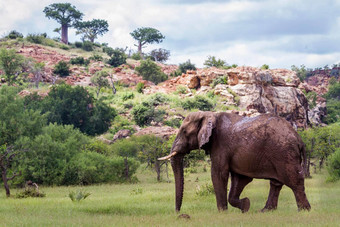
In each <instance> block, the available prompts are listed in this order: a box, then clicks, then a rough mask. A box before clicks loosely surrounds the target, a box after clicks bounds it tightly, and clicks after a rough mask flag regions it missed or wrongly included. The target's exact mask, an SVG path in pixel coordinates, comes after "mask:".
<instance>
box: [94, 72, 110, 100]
mask: <svg viewBox="0 0 340 227" xmlns="http://www.w3.org/2000/svg"><path fill="white" fill-rule="evenodd" d="M107 77H109V73H108V72H107V71H103V70H102V71H98V72H96V74H95V75H94V77H92V78H91V82H92V84H93V85H94V86H95V87H96V89H97V90H96V94H97V98H98V96H99V92H100V90H101V89H102V88H105V87H110V84H109V81H108V80H107Z"/></svg>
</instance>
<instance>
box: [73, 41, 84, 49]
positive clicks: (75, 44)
mask: <svg viewBox="0 0 340 227" xmlns="http://www.w3.org/2000/svg"><path fill="white" fill-rule="evenodd" d="M74 46H75V47H77V48H83V43H82V42H74Z"/></svg>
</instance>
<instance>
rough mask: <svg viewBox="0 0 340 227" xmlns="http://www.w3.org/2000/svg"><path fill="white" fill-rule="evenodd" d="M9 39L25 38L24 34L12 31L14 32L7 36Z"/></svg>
mask: <svg viewBox="0 0 340 227" xmlns="http://www.w3.org/2000/svg"><path fill="white" fill-rule="evenodd" d="M7 37H8V38H9V39H16V38H23V37H24V36H23V34H22V33H20V32H18V31H16V30H12V31H10V32H9V34H8V35H7Z"/></svg>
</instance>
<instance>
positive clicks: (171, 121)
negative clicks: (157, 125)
mask: <svg viewBox="0 0 340 227" xmlns="http://www.w3.org/2000/svg"><path fill="white" fill-rule="evenodd" d="M164 124H165V125H168V126H170V127H173V128H179V127H181V124H182V120H181V119H179V118H171V119H169V120H167V121H165V122H164Z"/></svg>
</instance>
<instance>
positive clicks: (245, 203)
mask: <svg viewBox="0 0 340 227" xmlns="http://www.w3.org/2000/svg"><path fill="white" fill-rule="evenodd" d="M249 208H250V200H249V199H248V198H243V199H241V207H240V209H241V211H242V213H246V212H248V210H249Z"/></svg>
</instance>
